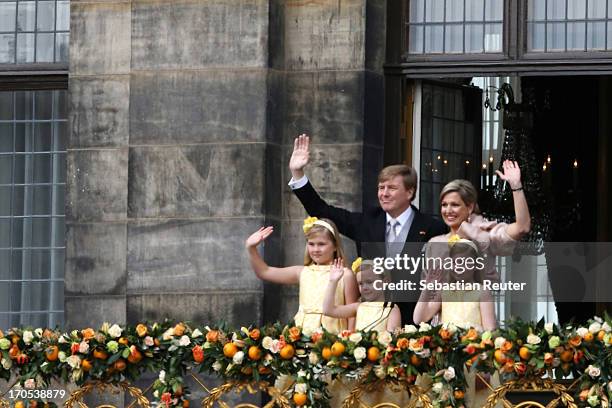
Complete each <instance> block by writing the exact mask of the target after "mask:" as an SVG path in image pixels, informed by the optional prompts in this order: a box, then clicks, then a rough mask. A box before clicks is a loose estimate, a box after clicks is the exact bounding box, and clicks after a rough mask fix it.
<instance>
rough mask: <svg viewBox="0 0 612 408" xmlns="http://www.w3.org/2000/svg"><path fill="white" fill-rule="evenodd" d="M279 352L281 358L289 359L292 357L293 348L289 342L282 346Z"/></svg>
mask: <svg viewBox="0 0 612 408" xmlns="http://www.w3.org/2000/svg"><path fill="white" fill-rule="evenodd" d="M279 354H280V356H281V358H282V359H284V360H289V359H291V358H293V355H294V354H295V349H294V348H293V346H292V345H291V344H287V345H285V347H283V348H282V349H281V350H280V352H279Z"/></svg>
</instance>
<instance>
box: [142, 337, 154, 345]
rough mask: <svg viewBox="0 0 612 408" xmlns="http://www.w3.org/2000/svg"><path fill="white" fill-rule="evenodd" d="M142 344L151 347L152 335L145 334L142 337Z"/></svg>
mask: <svg viewBox="0 0 612 408" xmlns="http://www.w3.org/2000/svg"><path fill="white" fill-rule="evenodd" d="M144 344H145V346H148V347H152V346H154V345H155V341H154V340H153V337H151V336H147V337H145V338H144Z"/></svg>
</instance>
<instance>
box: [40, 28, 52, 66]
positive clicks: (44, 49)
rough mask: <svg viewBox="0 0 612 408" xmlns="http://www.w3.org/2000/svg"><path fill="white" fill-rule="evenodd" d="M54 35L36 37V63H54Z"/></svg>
mask: <svg viewBox="0 0 612 408" xmlns="http://www.w3.org/2000/svg"><path fill="white" fill-rule="evenodd" d="M54 42H55V38H54V35H53V34H37V35H36V62H53V46H54Z"/></svg>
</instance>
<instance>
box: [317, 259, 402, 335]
mask: <svg viewBox="0 0 612 408" xmlns="http://www.w3.org/2000/svg"><path fill="white" fill-rule="evenodd" d="M360 260H361V258H359V259H358V260H357V261H356V264H355V265H354V271H355V272H356V274H357V282H359V290H360V292H361V300H362V301H361V302H355V303H348V304H346V305H342V304H338V303H336V302H335V298H334V293H335V292H336V290H337V286H338V282H339V281H340V279H342V277H343V276H344V271H343V269H342V266H341V263H340V262H339V260H336V261H335V262H334V266H333V267H332V269H331V273H330V274H329V283H328V285H327V289H326V291H325V300H324V302H323V313H324V314H325V315H326V316H330V317H336V318H340V319H342V318H350V317H355V330H357V331H371V330H376V331H378V332H382V331H385V330H387V331H389V332H393V331H395V330H396V329H398V328H399V327H400V326H401V322H402V316H401V314H400V310H399V307H397V305H394V304H393V303H391V302H385V293H384V291H382V290H376V289H375V282H376V281H377V280H380V281H383V279H382V277H381V275H377V274H375V273H374V271H373V265H372V262H371V261H363V262H360Z"/></svg>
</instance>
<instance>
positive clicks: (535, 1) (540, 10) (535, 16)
mask: <svg viewBox="0 0 612 408" xmlns="http://www.w3.org/2000/svg"><path fill="white" fill-rule="evenodd" d="M545 18H546V3H545V0H530V1H529V9H528V10H527V19H528V20H544V19H545Z"/></svg>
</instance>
